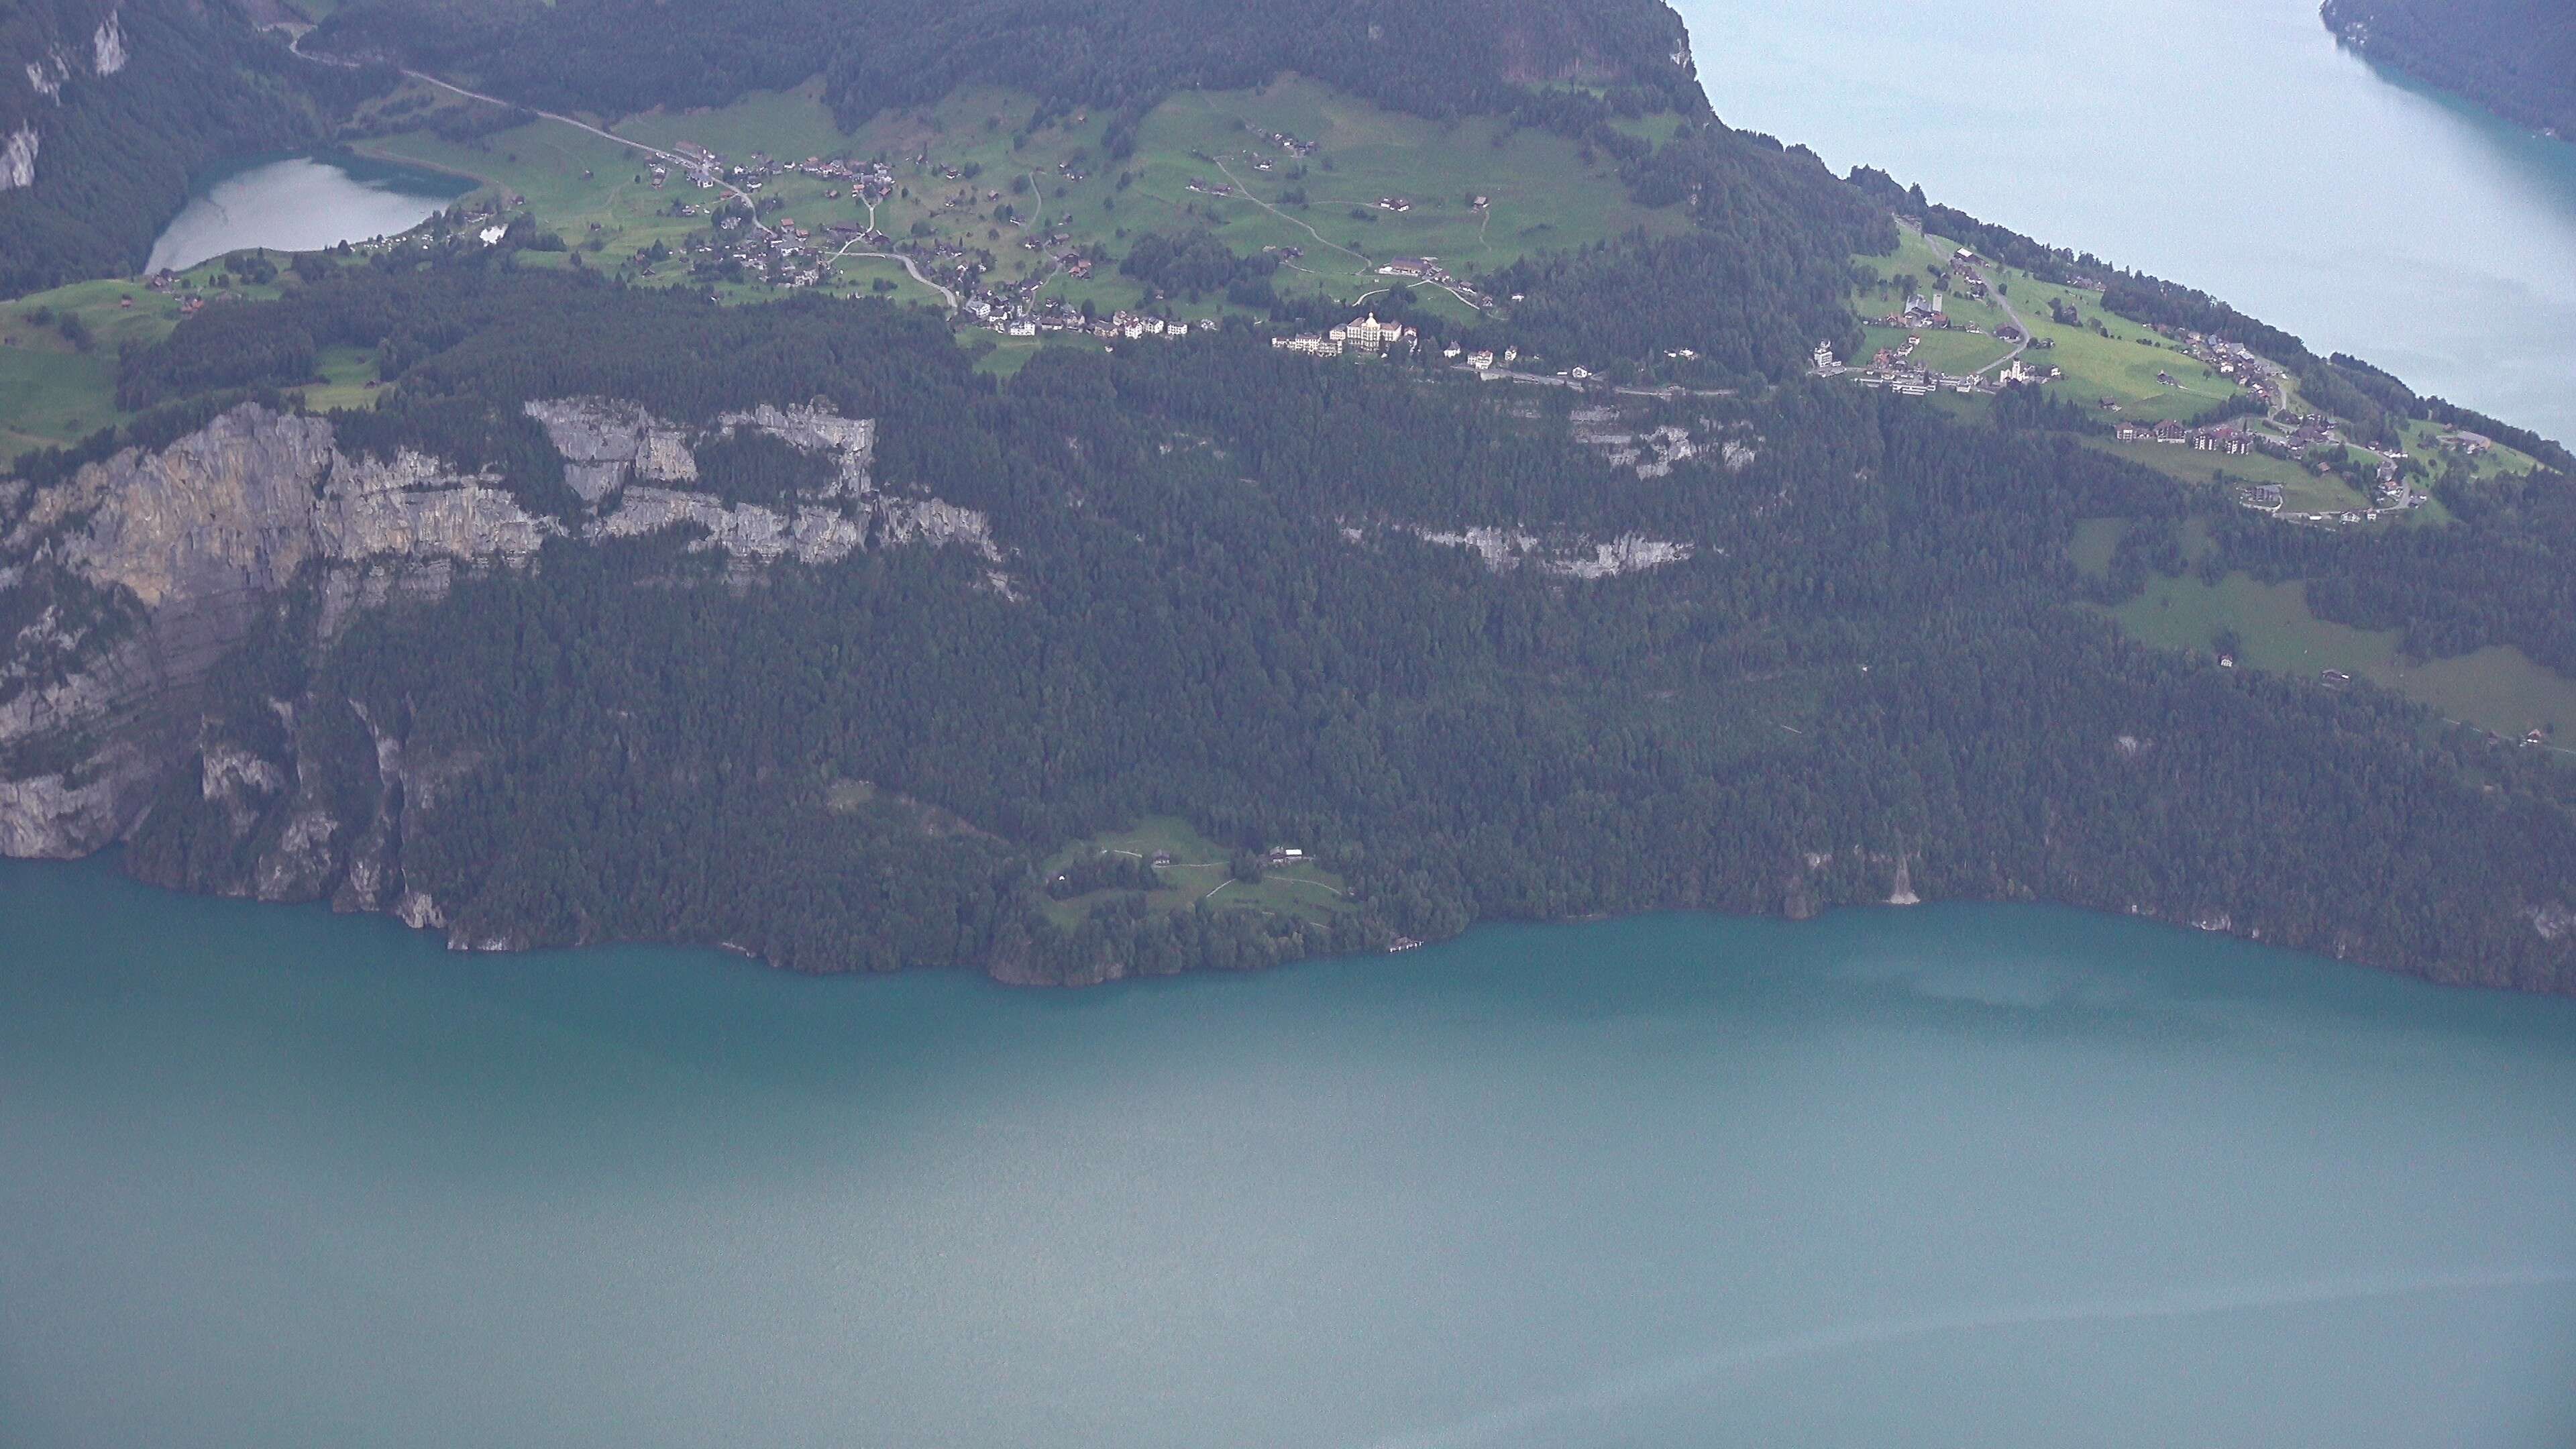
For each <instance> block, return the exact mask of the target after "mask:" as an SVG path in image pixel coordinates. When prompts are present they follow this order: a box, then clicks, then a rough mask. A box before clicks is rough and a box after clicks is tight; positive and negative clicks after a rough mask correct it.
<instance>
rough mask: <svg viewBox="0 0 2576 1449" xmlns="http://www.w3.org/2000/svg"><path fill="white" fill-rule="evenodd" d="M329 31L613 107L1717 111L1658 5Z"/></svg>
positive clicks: (348, 15) (381, 12) (518, 9)
mask: <svg viewBox="0 0 2576 1449" xmlns="http://www.w3.org/2000/svg"><path fill="white" fill-rule="evenodd" d="M313 44H314V46H315V47H316V48H317V49H322V50H326V51H330V52H334V53H341V54H350V55H365V54H380V55H387V56H398V57H401V58H403V59H405V60H407V61H409V62H411V63H414V64H417V65H420V66H423V67H424V68H429V69H437V70H452V71H456V72H459V73H462V74H465V75H469V76H472V77H474V78H476V79H477V80H479V81H482V82H484V83H486V84H487V85H489V86H490V87H492V88H494V89H496V90H498V91H500V92H501V93H503V94H506V95H508V96H510V97H511V98H512V99H514V100H519V101H523V102H526V103H529V104H535V105H545V106H552V107H560V108H567V109H583V110H591V111H596V112H599V113H602V114H606V115H620V114H625V113H627V112H631V111H639V110H644V109H648V108H650V107H652V106H656V105H668V106H675V107H677V106H705V105H721V104H723V103H724V102H726V101H729V100H731V99H733V98H734V97H735V96H737V95H740V94H741V93H742V92H744V91H746V90H751V89H779V88H783V87H786V86H790V85H794V84H796V83H797V82H799V81H802V80H804V79H805V78H807V77H808V76H811V75H813V74H815V73H816V72H817V71H820V72H821V73H822V74H823V76H824V77H825V82H826V87H827V94H828V95H829V97H830V98H831V101H832V103H833V106H834V108H835V109H836V110H837V111H838V112H839V113H840V115H841V119H842V123H843V124H844V125H845V126H846V125H855V124H857V123H858V122H860V121H864V120H866V119H867V118H868V117H869V116H871V115H873V114H875V113H876V112H877V111H879V110H881V109H884V108H885V107H888V106H901V105H920V104H926V103H928V102H931V101H935V100H937V99H939V98H940V97H941V96H944V95H946V94H948V93H949V92H950V91H951V90H954V89H955V88H957V87H958V86H961V85H970V84H991V85H1008V86H1013V87H1017V88H1019V89H1023V90H1027V91H1031V92H1034V93H1036V94H1038V95H1039V96H1041V97H1044V98H1046V99H1047V100H1048V101H1049V102H1051V103H1053V104H1054V105H1057V106H1065V107H1070V106H1074V105H1099V106H1114V107H1120V108H1123V109H1128V110H1131V111H1133V110H1141V109H1142V108H1144V107H1146V106H1149V105H1151V104H1152V102H1153V101H1154V100H1156V99H1158V98H1159V97H1161V96H1162V95H1164V94H1166V93H1168V92H1170V91H1172V90H1174V89H1177V88H1187V87H1200V88H1208V89H1223V88H1226V87H1232V86H1242V85H1251V84H1255V83H1258V82H1260V81H1263V80H1267V79H1269V78H1270V77H1271V76H1273V75H1275V74H1277V73H1278V72H1280V71H1282V70H1295V71H1302V72H1305V73H1306V74H1309V75H1312V76H1315V77H1317V78H1318V79H1321V80H1325V81H1328V82H1330V83H1332V84H1333V85H1335V86H1338V87H1340V88H1342V89H1343V90H1346V91H1350V92H1352V93H1354V94H1357V95H1362V96H1366V97H1368V98H1369V99H1371V100H1375V101H1377V102H1379V103H1380V104H1383V105H1387V106H1391V107H1395V108H1397V109H1401V110H1408V111H1413V112H1415V113H1418V114H1423V115H1432V116H1456V115H1462V114H1467V113H1471V112H1479V111H1496V110H1508V109H1511V107H1512V106H1513V105H1514V104H1516V103H1519V102H1520V101H1521V100H1522V99H1523V98H1524V89H1525V88H1527V87H1532V86H1541V85H1549V84H1556V83H1563V84H1567V85H1574V86H1587V87H1599V88H1606V89H1609V90H1612V91H1615V92H1625V93H1626V95H1625V97H1624V98H1623V99H1622V100H1621V104H1623V105H1625V106H1627V107H1628V108H1629V109H1630V110H1631V111H1632V112H1633V111H1634V110H1636V109H1641V108H1642V109H1651V110H1674V109H1688V110H1693V111H1698V112H1705V110H1706V106H1707V103H1706V102H1705V101H1704V100H1703V99H1702V98H1701V97H1700V95H1699V87H1698V83H1697V81H1696V79H1695V78H1694V75H1693V72H1692V70H1691V67H1690V63H1689V44H1688V38H1687V35H1686V33H1685V32H1684V30H1683V28H1682V24H1681V20H1680V17H1678V16H1676V15H1675V14H1673V12H1672V11H1671V10H1670V9H1668V8H1666V7H1665V6H1663V5H1661V4H1659V3H1655V0H1608V3H1600V4H1583V3H1573V0H1457V3H1447V4H1420V3H1411V4H1382V3H1353V0H1281V3H1277V4H1268V5H1204V4H1199V3H1196V0H1044V3H1041V0H959V3H955V4H944V5H935V6H922V5H912V4H904V3H899V0H750V3H742V4H725V5H696V6H686V7H674V6H668V5H662V4H655V3H651V0H563V3H555V4H538V3H533V0H502V3H491V0H356V3H352V4H347V5H343V6H341V7H340V8H339V9H338V10H337V11H336V12H335V13H334V14H333V15H332V16H331V17H330V19H329V20H328V21H326V22H325V23H324V25H323V27H322V29H321V30H320V31H319V32H318V33H317V34H316V35H315V36H314V37H313Z"/></svg>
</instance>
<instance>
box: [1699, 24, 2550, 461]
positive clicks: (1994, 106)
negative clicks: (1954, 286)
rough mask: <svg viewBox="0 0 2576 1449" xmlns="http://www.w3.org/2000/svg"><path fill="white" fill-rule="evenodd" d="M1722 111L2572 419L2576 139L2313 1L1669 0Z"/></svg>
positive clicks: (2491, 400)
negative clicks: (2552, 136)
mask: <svg viewBox="0 0 2576 1449" xmlns="http://www.w3.org/2000/svg"><path fill="white" fill-rule="evenodd" d="M1676 8H1677V9H1679V10H1680V12H1681V14H1682V18H1683V19H1684V20H1685V21H1687V22H1688V23H1689V25H1690V28H1691V36H1692V55H1693V57H1694V59H1696V60H1697V62H1698V64H1699V72H1700V79H1701V83H1702V85H1703V86H1704V87H1705V88H1706V89H1707V91H1708V95H1709V100H1710V101H1711V103H1712V104H1714V105H1715V106H1716V107H1717V111H1718V114H1719V115H1721V116H1724V117H1725V118H1726V119H1727V120H1728V121H1730V122H1732V123H1734V124H1736V125H1740V126H1749V127H1752V128H1754V129H1756V130H1761V131H1768V132H1770V133H1772V134H1774V135H1777V136H1779V137H1781V138H1782V139H1784V140H1787V141H1792V142H1803V143H1805V144H1806V145H1808V146H1811V147H1812V148H1814V149H1815V151H1816V152H1817V154H1819V155H1821V156H1822V157H1823V158H1824V159H1825V161H1826V162H1827V164H1829V165H1831V166H1832V167H1833V168H1834V169H1835V170H1836V171H1838V172H1839V171H1843V170H1847V169H1848V168H1850V167H1851V166H1852V165H1854V164H1856V163H1858V164H1867V165H1872V166H1877V167H1880V168H1882V169H1884V170H1887V171H1890V172H1892V173H1893V174H1894V175H1896V177H1897V178H1898V179H1899V180H1902V181H1906V182H1909V183H1913V182H1919V183H1921V185H1922V187H1923V189H1924V190H1925V192H1927V193H1929V194H1930V195H1931V196H1932V197H1933V199H1935V200H1938V201H1946V202H1949V203H1950V204H1952V205H1954V206H1958V207H1961V208H1963V209H1965V210H1967V211H1969V212H1972V213H1974V214H1976V215H1977V216H1980V217H1982V218H1984V219H1986V220H1988V221H1993V222H1998V223H2001V224H2003V225H2006V226H2009V227H2012V228H2013V229H2014V230H2016V231H2020V232H2023V233H2025V234H2027V235H2030V236H2035V237H2038V238H2040V239H2042V240H2044V241H2048V242H2052V243H2055V244H2057V245H2060V246H2072V247H2075V248H2077V249H2079V250H2087V251H2091V252H2094V253H2095V254H2097V255H2099V256H2101V257H2103V258H2105V259H2107V260H2109V261H2111V262H2113V263H2116V264H2119V265H2123V266H2129V267H2135V268H2139V269H2141V270H2144V271H2148V272H2152V273H2154V274H2156V275H2158V276H2161V277H2168V278H2171V279H2173V280H2175V281H2179V282H2185V283H2188V284H2190V285H2192V286H2195V287H2200V288H2203V289H2205V290H2207V291H2209V292H2212V293H2214V294H2216V295H2218V296H2220V297H2223V298H2225V299H2226V300H2228V301H2230V302H2233V303H2234V304H2236V305H2237V306H2238V307H2241V308H2243V309H2244V310H2245V311H2247V312H2249V313H2251V314H2253V315H2254V316H2257V317H2260V318H2262V319H2263V320H2265V321H2267V322H2270V323H2273V324H2274V325H2276V326H2280V327H2285V328H2288V329H2289V330H2290V331H2292V332H2295V333H2298V334H2299V335H2300V336H2301V337H2302V338H2304V339H2305V340H2306V341H2307V343H2308V345H2309V346H2310V347H2311V348H2313V349H2314V350H2315V351H2317V352H2319V353H2326V352H2330V351H2341V352H2349V353H2354V354H2357V355H2359V356H2361V357H2364V358H2367V359H2368V360H2370V361H2372V362H2374V363H2377V364H2378V365H2379V366H2381V367H2385V368H2387V369H2389V370H2390V371H2392V372H2394V373H2396V374H2397V375H2398V376H2400V377H2402V378H2405V379H2406V380H2407V381H2408V382H2409V383H2411V384H2412V385H2413V386H2414V387H2415V388H2417V389H2418V390H2419V391H2424V392H2431V393H2437V394H2440V395H2442V396H2445V397H2448V398H2450V399H2452V400H2453V401H2455V402H2460V403H2465V404H2468V405H2469V406H2472V407H2476V408H2480V409H2482V410H2484V411H2486V412H2489V413H2493V414H2495V415H2497V416H2499V417H2502V418H2504V419H2505V420H2506V421H2508V422H2512V423H2516V424H2519V425H2521V426H2523V427H2528V428H2537V429H2539V430H2540V431H2541V432H2543V433H2546V434H2549V435H2551V436H2553V437H2556V438H2559V439H2561V440H2565V441H2576V348H2572V347H2571V345H2570V340H2571V339H2576V145H2570V144H2568V143H2566V142H2564V141H2552V140H2548V139H2546V138H2543V137H2540V136H2536V135H2532V134H2530V133H2527V132H2523V131H2519V130H2516V129H2515V128H2513V127H2511V126H2508V125H2506V124H2504V123H2503V122H2500V121H2497V120H2495V119H2494V118H2492V117H2490V116H2488V115H2487V114H2485V113H2484V112H2482V111H2478V110H2476V109H2474V108H2472V107H2470V106H2467V105H2464V104H2461V103H2459V102H2456V101H2452V100H2449V99H2446V98H2444V97H2440V96H2437V95H2434V94H2431V93H2429V92H2427V91H2426V90H2424V89H2423V88H2421V87H2418V86H2413V85H2410V84H2406V83H2403V82H2400V81H2397V80H2395V79H2393V78H2392V77H2391V76H2389V75H2387V74H2384V73H2382V72H2379V71H2376V70H2374V69H2373V68H2372V67H2371V66H2370V65H2369V64H2368V63H2366V62H2364V61H2362V60H2361V59H2359V58H2358V57H2356V56H2354V55H2352V54H2351V53H2349V52H2347V51H2344V50H2342V49H2341V48H2340V47H2338V46H2337V44H2336V42H2335V39H2334V37H2333V36H2332V35H2330V34H2329V33H2327V31H2326V28H2325V26H2324V25H2323V24H2322V23H2320V22H2319V21H2318V19H2317V6H2316V3H2315V0H2152V3H2139V0H1925V3H1912V4H1889V3H1886V0H1794V3H1788V4H1782V3H1779V0H1679V3H1678V4H1677V6H1676Z"/></svg>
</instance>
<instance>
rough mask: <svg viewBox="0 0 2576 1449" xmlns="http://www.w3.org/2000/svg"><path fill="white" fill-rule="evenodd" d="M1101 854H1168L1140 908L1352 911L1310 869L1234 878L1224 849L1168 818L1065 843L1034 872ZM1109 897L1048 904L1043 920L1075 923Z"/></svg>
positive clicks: (1338, 882)
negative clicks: (1157, 882) (1253, 878)
mask: <svg viewBox="0 0 2576 1449" xmlns="http://www.w3.org/2000/svg"><path fill="white" fill-rule="evenodd" d="M1103 851H1106V852H1110V853H1114V854H1121V855H1129V856H1134V857H1137V858H1139V859H1143V860H1149V861H1150V860H1152V859H1153V858H1154V857H1155V856H1156V855H1157V854H1169V855H1170V856H1171V863H1170V864H1168V865H1164V866H1159V867H1156V869H1155V875H1156V877H1157V878H1158V879H1159V880H1161V881H1162V886H1161V888H1160V889H1158V890H1154V891H1150V892H1148V893H1147V894H1146V897H1145V904H1146V907H1147V908H1148V909H1149V910H1152V911H1155V912H1157V913H1160V912H1164V911H1172V910H1179V909H1183V908H1186V907H1191V906H1195V905H1197V904H1198V903H1199V902H1201V901H1206V902H1207V903H1209V904H1210V905H1211V906H1216V907H1220V908H1223V909H1226V910H1250V911H1262V912H1266V913H1269V914H1272V915H1282V916H1294V917H1296V918H1298V919H1300V920H1307V921H1323V920H1329V919H1331V918H1332V917H1333V916H1335V915H1337V914H1340V913H1341V912H1344V911H1347V910H1350V909H1352V905H1351V900H1350V896H1349V895H1348V893H1347V892H1348V886H1347V884H1346V883H1345V882H1344V881H1343V880H1342V878H1341V877H1340V876H1338V875H1335V874H1333V873H1332V872H1331V871H1328V870H1325V869H1324V868H1322V867H1321V866H1318V865H1312V864H1298V865H1287V866H1272V867H1267V868H1265V869H1264V870H1263V872H1262V875H1261V879H1260V880H1258V881H1249V882H1247V881H1239V880H1236V879H1234V878H1233V875H1232V873H1231V871H1230V869H1229V867H1228V857H1229V856H1230V855H1231V854H1232V852H1230V851H1229V850H1227V848H1226V847H1224V846H1222V845H1218V844H1215V843H1214V842H1212V841H1210V840H1209V839H1208V838H1207V837H1205V836H1203V835H1201V834H1199V833H1198V831H1196V830H1194V829H1192V828H1191V827H1190V824H1189V822H1187V821H1184V820H1180V819H1176V818H1173V817H1169V816H1158V817H1154V818H1151V819H1147V820H1142V821H1139V822H1137V823H1136V824H1135V825H1134V826H1132V827H1130V828H1129V829H1126V830H1115V831H1110V832H1107V833H1105V834H1101V835H1095V836H1093V837H1091V838H1090V839H1088V840H1083V841H1077V842H1075V843H1074V844H1072V845H1068V846H1066V847H1065V848H1064V849H1062V850H1060V851H1057V852H1056V853H1055V855H1053V856H1052V857H1050V858H1049V859H1048V860H1047V861H1046V862H1045V863H1044V865H1043V867H1042V868H1041V875H1042V877H1053V876H1054V875H1055V873H1056V872H1058V871H1060V870H1062V869H1064V868H1065V867H1066V866H1067V865H1069V864H1071V863H1072V862H1074V861H1076V860H1079V859H1082V858H1084V857H1086V856H1090V855H1094V854H1098V853H1100V852H1103ZM1115 894H1118V893H1117V892H1113V891H1095V892H1093V893H1091V894H1089V895H1082V896H1075V897H1073V898H1071V899H1069V900H1061V901H1059V900H1053V899H1050V900H1049V901H1048V902H1047V906H1046V911H1047V915H1048V916H1049V917H1050V918H1051V919H1053V920H1054V921H1055V922H1056V923H1057V924H1058V925H1061V926H1064V927H1067V928H1071V927H1074V926H1079V925H1081V924H1082V922H1083V921H1084V920H1085V919H1086V918H1088V917H1089V916H1090V914H1091V911H1092V909H1093V908H1094V907H1096V906H1098V905H1100V904H1101V903H1102V902H1104V901H1106V900H1107V899H1108V898H1109V897H1111V896H1113V895H1115Z"/></svg>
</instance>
